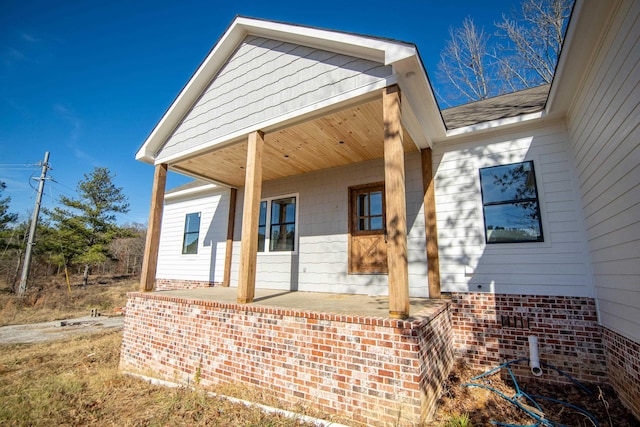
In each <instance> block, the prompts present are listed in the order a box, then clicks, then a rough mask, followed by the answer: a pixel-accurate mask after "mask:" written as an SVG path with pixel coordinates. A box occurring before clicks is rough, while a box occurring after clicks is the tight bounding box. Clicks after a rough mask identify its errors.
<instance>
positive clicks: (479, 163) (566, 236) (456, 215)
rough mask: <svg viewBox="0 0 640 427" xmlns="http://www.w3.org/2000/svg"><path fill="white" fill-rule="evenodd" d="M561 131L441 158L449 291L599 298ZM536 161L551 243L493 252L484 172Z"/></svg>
mask: <svg viewBox="0 0 640 427" xmlns="http://www.w3.org/2000/svg"><path fill="white" fill-rule="evenodd" d="M568 151H569V144H568V142H567V134H566V132H565V129H564V127H563V126H561V125H560V124H558V125H551V126H547V127H545V128H532V129H531V130H529V131H524V132H520V133H518V134H513V135H504V136H501V137H493V138H491V139H488V140H479V139H477V138H476V139H473V140H472V141H470V142H467V143H459V144H455V145H449V146H444V147H442V148H437V149H436V150H435V151H434V156H433V159H434V171H436V172H435V186H436V215H437V225H438V245H439V255H440V275H441V287H442V290H443V291H445V292H446V291H450V292H453V291H461V292H466V291H469V292H495V293H507V294H525V295H569V296H591V295H592V284H591V280H592V279H591V275H590V273H589V262H588V250H587V244H586V239H585V237H584V232H583V225H582V222H581V220H580V218H581V211H580V204H579V198H578V196H577V194H576V188H577V185H576V181H575V172H574V170H573V165H572V163H571V161H570V156H569V153H568ZM526 160H532V161H533V162H534V166H535V172H536V181H537V189H538V199H539V204H540V211H541V216H542V229H543V233H544V242H528V243H503V244H500V245H487V244H486V243H485V236H484V222H483V216H482V198H481V195H480V178H479V174H478V170H479V169H480V168H485V167H491V166H498V165H505V164H511V163H517V162H523V161H526Z"/></svg>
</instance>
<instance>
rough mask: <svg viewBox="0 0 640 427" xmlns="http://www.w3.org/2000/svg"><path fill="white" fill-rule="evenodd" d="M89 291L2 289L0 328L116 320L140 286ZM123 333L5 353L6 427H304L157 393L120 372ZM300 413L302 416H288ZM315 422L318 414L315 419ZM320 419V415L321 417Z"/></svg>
mask: <svg viewBox="0 0 640 427" xmlns="http://www.w3.org/2000/svg"><path fill="white" fill-rule="evenodd" d="M93 283H94V284H91V285H89V286H87V287H82V286H74V287H73V288H72V291H71V293H69V292H68V290H67V286H66V284H60V283H57V284H56V283H48V284H40V285H38V286H32V287H31V288H30V289H28V292H27V295H26V296H25V298H23V299H19V298H17V297H16V295H15V294H12V293H10V292H9V290H8V289H4V290H2V289H1V288H0V326H2V325H8V324H25V323H36V322H43V321H51V320H59V319H69V318H73V317H78V316H86V315H88V314H89V313H90V310H91V309H92V308H98V310H99V311H100V312H102V313H108V312H112V311H113V309H114V308H115V307H121V306H124V305H125V304H126V294H127V292H131V291H135V290H137V289H138V281H137V280H135V279H127V280H110V279H106V278H104V279H99V278H94V280H93ZM121 340H122V333H121V332H109V333H102V334H93V335H85V336H81V337H78V338H74V339H71V340H63V341H55V342H50V343H44V344H28V345H27V344H23V345H0V402H1V404H0V425H2V426H5V425H6V426H27V425H28V426H52V425H56V426H57V425H61V426H85V425H100V426H110V425H114V426H115V425H117V426H199V425H206V426H273V427H285V426H302V425H305V424H303V423H302V422H300V421H298V420H295V419H290V418H285V417H283V416H280V415H268V414H265V413H263V412H262V411H260V410H259V409H257V408H255V407H252V408H249V407H245V406H244V405H242V404H234V403H231V402H229V401H228V400H223V399H219V398H212V397H209V396H208V395H207V394H206V392H205V391H203V390H189V389H184V388H167V387H162V386H154V385H151V384H149V383H147V382H145V381H142V380H140V379H136V378H133V377H130V376H127V375H124V374H122V373H120V372H119V371H118V363H119V358H120V345H121ZM215 391H217V392H218V393H219V394H222V395H229V396H234V397H238V398H243V399H247V400H250V401H252V402H260V403H262V404H266V405H272V406H276V405H277V403H278V402H276V401H275V399H273V398H272V397H270V396H268V395H266V394H262V393H259V392H256V391H252V390H249V389H247V388H244V387H240V386H233V385H226V386H223V387H221V388H220V389H219V390H215ZM287 409H289V410H294V411H296V412H298V413H302V412H305V410H304V409H303V408H296V407H293V408H287ZM310 415H313V414H310ZM316 415H317V414H316Z"/></svg>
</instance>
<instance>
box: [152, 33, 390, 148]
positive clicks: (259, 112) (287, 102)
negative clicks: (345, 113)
mask: <svg viewBox="0 0 640 427" xmlns="http://www.w3.org/2000/svg"><path fill="white" fill-rule="evenodd" d="M391 75H392V67H391V66H385V65H383V64H380V63H377V62H372V61H369V60H365V59H360V58H355V57H352V56H347V55H342V54H338V53H334V52H328V51H324V50H320V49H315V48H310V47H306V46H300V45H296V44H292V43H286V42H282V41H278V40H270V39H265V38H262V37H255V36H248V37H247V38H246V39H245V40H244V41H243V42H242V43H241V44H240V45H239V46H238V48H237V50H236V51H235V52H234V53H233V55H232V56H231V57H230V58H229V60H228V61H227V63H226V64H225V65H224V66H223V67H222V69H221V70H220V71H219V73H218V74H217V75H216V77H215V78H214V79H213V81H212V82H211V84H210V85H209V87H208V88H207V89H206V90H205V92H204V93H203V94H202V96H201V97H200V99H199V100H198V101H197V102H196V104H195V105H194V106H193V108H192V109H191V111H190V112H189V113H188V114H187V115H186V117H185V118H184V120H183V121H182V122H181V123H180V125H178V127H177V128H176V129H175V131H174V132H173V135H172V136H171V137H170V138H169V139H168V141H167V142H166V143H165V145H164V146H163V148H162V149H161V150H160V152H159V153H158V158H159V159H161V158H164V157H167V156H171V155H173V154H176V153H179V152H182V151H185V150H189V149H192V148H194V147H198V146H201V145H203V144H206V143H207V142H210V141H212V140H215V139H217V138H220V137H224V136H226V135H230V134H233V133H234V132H236V131H239V130H242V129H247V128H249V127H251V126H256V125H259V124H262V123H265V122H267V121H269V120H271V119H274V118H277V117H281V116H284V115H291V114H292V113H293V112H295V111H297V110H300V109H303V108H305V107H309V106H312V105H314V104H316V103H318V102H321V101H325V100H328V99H330V98H333V97H335V96H337V95H340V94H344V93H348V92H350V91H353V90H356V89H360V88H365V87H368V86H370V85H373V84H376V83H379V82H384V81H385V80H386V78H388V77H389V76H391Z"/></svg>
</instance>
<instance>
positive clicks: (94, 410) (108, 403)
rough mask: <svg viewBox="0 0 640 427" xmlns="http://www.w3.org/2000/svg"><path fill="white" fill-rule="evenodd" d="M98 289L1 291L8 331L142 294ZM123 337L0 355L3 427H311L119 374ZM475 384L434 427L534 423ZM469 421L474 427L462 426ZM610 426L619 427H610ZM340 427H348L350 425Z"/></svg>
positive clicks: (616, 404) (446, 399)
mask: <svg viewBox="0 0 640 427" xmlns="http://www.w3.org/2000/svg"><path fill="white" fill-rule="evenodd" d="M93 282H94V283H95V284H93V285H89V286H87V287H86V288H83V287H81V286H80V287H78V286H76V287H73V289H72V292H71V294H69V293H68V291H67V287H66V285H64V284H60V283H59V284H55V283H51V284H45V285H40V286H37V287H35V286H34V287H32V288H31V289H30V290H29V292H28V294H27V296H26V298H24V299H22V300H19V299H18V298H16V296H15V295H13V294H10V293H8V292H7V291H6V290H5V291H4V292H3V291H2V288H1V287H0V326H1V325H7V324H21V323H33V322H40V321H49V320H58V319H66V318H72V317H77V316H85V315H88V313H89V311H90V310H91V308H98V309H99V310H100V311H101V312H104V313H106V312H109V311H112V310H113V308H114V307H119V306H124V305H125V302H126V293H127V292H130V291H135V290H137V288H138V282H137V280H133V279H128V280H116V281H113V280H106V279H94V280H93ZM121 337H122V334H121V333H120V332H110V333H103V334H97V335H87V336H82V337H79V338H75V339H72V340H65V341H58V342H53V343H45V344H30V345H0V425H3V426H4V425H7V426H23V425H24V426H27V425H29V426H50V425H67V426H77V425H82V426H84V425H100V426H110V425H118V426H187V425H188V426H192V425H193V426H198V425H208V426H247V425H250V426H275V427H278V426H294V425H296V426H299V425H303V424H302V423H300V422H298V421H297V420H292V419H287V418H283V417H281V416H276V415H266V414H264V413H263V412H261V411H260V410H258V409H256V408H247V407H245V406H243V405H237V404H232V403H230V402H229V401H226V400H221V399H218V398H211V397H208V396H207V395H206V393H205V392H204V391H202V390H200V391H193V390H187V389H170V388H166V387H161V386H154V385H151V384H148V383H146V382H144V381H142V380H139V379H136V378H132V377H129V376H125V375H123V374H121V373H119V371H118V362H119V352H120V343H121ZM476 374H478V373H477V372H476V373H473V372H470V371H469V370H468V369H466V368H465V367H464V366H463V365H459V366H458V367H457V368H456V369H455V370H454V371H453V372H452V373H451V375H450V376H449V379H448V381H447V383H446V386H445V387H446V392H445V394H444V396H443V397H442V398H441V400H440V406H439V409H438V412H437V414H436V417H435V420H434V421H433V422H431V423H429V424H427V425H428V426H432V427H441V426H447V425H455V426H459V425H468V426H471V425H473V426H476V427H477V426H481V425H489V423H490V421H493V420H496V421H501V422H507V423H512V424H519V425H529V424H531V423H532V419H531V418H528V417H526V416H525V415H524V414H523V413H522V411H519V410H517V409H516V408H515V407H514V406H513V405H512V404H510V403H508V402H506V401H505V400H504V399H501V398H499V397H497V396H496V395H495V394H493V393H491V392H490V391H488V390H486V389H481V388H469V387H461V385H460V384H462V383H466V382H469V379H470V378H471V377H472V376H473V375H476ZM490 381H491V386H492V387H495V388H497V389H500V390H501V391H503V392H504V393H505V394H506V395H508V396H513V394H514V392H515V391H514V390H513V388H512V387H511V385H510V384H509V383H507V382H505V381H503V380H502V379H501V378H500V377H499V376H498V375H496V376H493V377H491V378H490ZM213 391H216V392H217V393H219V394H222V395H228V396H233V397H237V398H241V399H245V400H248V401H251V402H259V403H262V404H266V405H270V406H275V407H277V406H279V405H280V403H279V402H277V401H276V400H275V399H274V398H273V397H272V396H270V395H269V394H268V393H263V392H258V391H256V390H251V389H248V388H246V387H242V386H238V385H224V386H220V387H219V388H218V389H216V390H213ZM534 392H535V394H540V395H545V396H549V397H559V398H562V399H563V400H565V401H569V402H573V403H576V402H577V403H579V404H581V406H582V404H584V403H585V402H586V399H585V398H584V397H583V396H582V397H581V396H578V395H572V394H571V392H569V391H568V389H567V388H566V386H563V387H560V388H558V387H555V388H554V387H551V388H549V387H547V388H541V389H540V388H539V389H535V390H534ZM567 398H568V399H567ZM603 401H606V402H607V404H608V408H607V409H606V412H602V411H601V412H598V411H599V410H601V409H602V408H604V405H603ZM592 403H593V405H592V406H591V407H589V408H588V410H590V411H592V412H593V413H597V417H598V419H599V420H600V422H601V424H600V425H607V426H616V427H618V426H635V425H638V423H637V421H636V420H634V419H633V417H632V416H630V415H629V413H628V411H626V409H625V408H624V407H622V405H621V404H620V401H619V400H618V399H617V398H616V396H615V394H614V393H613V392H612V391H611V390H610V389H605V390H604V397H603V399H601V400H597V399H596V401H595V402H592ZM598 406H599V407H600V409H598ZM286 409H289V410H292V411H295V412H297V413H302V414H308V415H311V416H317V417H320V418H322V414H319V413H314V412H309V409H308V408H303V407H288V408H286ZM559 411H564V412H565V413H564V416H565V418H563V422H565V423H567V425H579V426H590V424H589V423H590V421H589V420H586V419H584V417H582V416H576V414H575V413H572V412H571V411H567V410H566V408H559ZM465 414H468V415H469V418H470V422H469V423H468V424H461V423H460V420H461V419H463V418H464V415H465ZM347 415H348V414H347ZM609 416H611V419H612V421H610V422H609V423H607V421H609V420H608V418H609ZM566 420H569V421H566ZM336 421H338V422H340V421H341V422H343V423H345V424H348V421H345V420H339V419H336ZM448 422H450V423H448ZM456 422H457V424H456Z"/></svg>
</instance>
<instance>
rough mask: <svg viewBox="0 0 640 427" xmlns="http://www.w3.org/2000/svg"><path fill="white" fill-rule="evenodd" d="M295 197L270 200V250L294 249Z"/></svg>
mask: <svg viewBox="0 0 640 427" xmlns="http://www.w3.org/2000/svg"><path fill="white" fill-rule="evenodd" d="M295 235H296V198H295V197H287V198H286V199H279V200H273V201H271V235H270V238H269V242H270V245H269V250H270V251H271V252H279V251H293V250H295V244H294V242H295Z"/></svg>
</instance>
